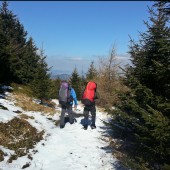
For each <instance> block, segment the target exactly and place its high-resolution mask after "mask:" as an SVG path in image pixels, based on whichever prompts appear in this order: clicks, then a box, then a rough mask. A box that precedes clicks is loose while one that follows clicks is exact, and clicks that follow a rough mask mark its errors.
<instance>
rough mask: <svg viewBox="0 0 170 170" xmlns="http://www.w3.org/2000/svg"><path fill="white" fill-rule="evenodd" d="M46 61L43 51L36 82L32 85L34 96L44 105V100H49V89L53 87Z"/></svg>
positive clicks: (35, 76) (37, 69)
mask: <svg viewBox="0 0 170 170" xmlns="http://www.w3.org/2000/svg"><path fill="white" fill-rule="evenodd" d="M45 59H46V56H44V51H43V49H41V50H40V57H39V61H38V65H37V68H36V73H35V75H34V80H33V81H32V82H31V84H30V85H31V89H32V91H33V93H34V95H35V96H36V97H37V98H38V99H40V100H41V103H43V99H45V100H47V99H49V88H50V87H51V81H50V74H49V73H48V71H49V68H48V66H47V63H46V61H45Z"/></svg>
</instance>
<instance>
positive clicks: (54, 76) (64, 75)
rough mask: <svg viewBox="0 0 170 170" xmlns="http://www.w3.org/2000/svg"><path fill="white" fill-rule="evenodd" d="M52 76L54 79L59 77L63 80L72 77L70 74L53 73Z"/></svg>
mask: <svg viewBox="0 0 170 170" xmlns="http://www.w3.org/2000/svg"><path fill="white" fill-rule="evenodd" d="M51 78H52V79H57V78H59V79H61V80H68V79H69V78H70V75H69V74H56V75H54V74H52V75H51Z"/></svg>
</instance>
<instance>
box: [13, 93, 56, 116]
mask: <svg viewBox="0 0 170 170" xmlns="http://www.w3.org/2000/svg"><path fill="white" fill-rule="evenodd" d="M12 98H13V99H14V100H15V101H16V103H15V104H16V105H17V106H19V107H21V108H22V109H23V110H25V111H35V112H43V113H49V114H55V113H56V110H55V108H53V107H48V106H44V105H40V104H37V103H35V102H33V100H32V98H31V97H29V96H27V95H26V94H24V93H19V92H14V93H13V96H12ZM51 105H55V104H54V103H52V102H51Z"/></svg>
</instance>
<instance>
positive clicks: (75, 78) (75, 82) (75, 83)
mask: <svg viewBox="0 0 170 170" xmlns="http://www.w3.org/2000/svg"><path fill="white" fill-rule="evenodd" d="M70 82H71V85H72V87H73V88H74V90H75V92H76V94H77V99H78V100H79V99H81V78H80V76H79V74H78V71H77V69H76V68H75V69H74V70H73V72H72V75H71V77H70Z"/></svg>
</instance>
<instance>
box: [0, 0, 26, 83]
mask: <svg viewBox="0 0 170 170" xmlns="http://www.w3.org/2000/svg"><path fill="white" fill-rule="evenodd" d="M0 18H1V33H2V34H3V39H2V40H3V44H4V46H5V49H4V48H3V47H2V51H3V61H4V67H3V69H5V71H6V74H5V76H6V79H7V80H8V81H14V82H21V79H20V75H21V74H22V72H21V69H22V66H23V56H24V47H25V43H26V36H27V32H26V31H25V30H24V27H23V25H22V24H21V23H20V21H19V20H18V18H17V16H16V15H14V14H13V12H12V11H10V10H9V9H8V3H7V2H6V1H4V2H2V6H1V8H0ZM2 40H1V41H2Z"/></svg>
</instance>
